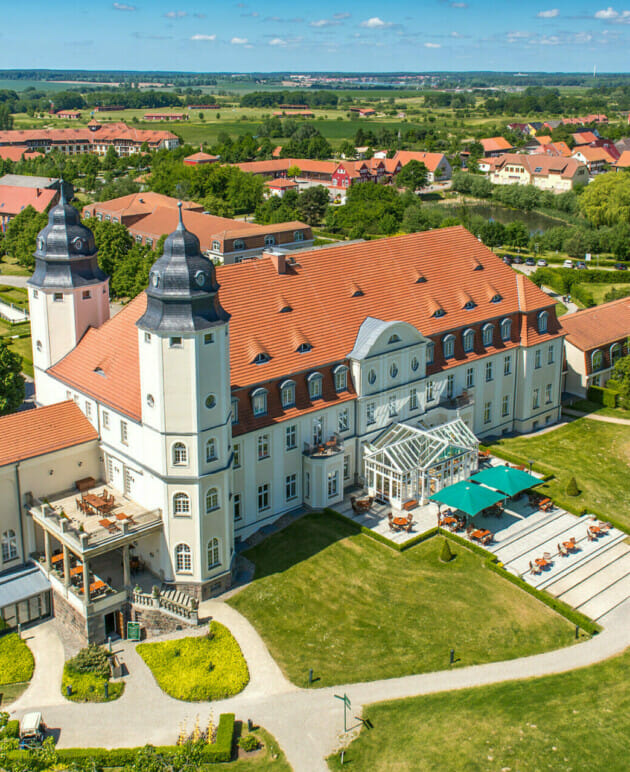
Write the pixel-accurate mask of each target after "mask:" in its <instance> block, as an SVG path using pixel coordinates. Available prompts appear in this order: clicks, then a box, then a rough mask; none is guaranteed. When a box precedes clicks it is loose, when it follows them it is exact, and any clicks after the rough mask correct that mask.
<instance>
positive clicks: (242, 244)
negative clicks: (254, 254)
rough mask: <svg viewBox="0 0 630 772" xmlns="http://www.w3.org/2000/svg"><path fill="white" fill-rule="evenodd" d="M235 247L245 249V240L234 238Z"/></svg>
mask: <svg viewBox="0 0 630 772" xmlns="http://www.w3.org/2000/svg"><path fill="white" fill-rule="evenodd" d="M234 249H235V250H237V249H245V242H244V241H243V239H235V240H234Z"/></svg>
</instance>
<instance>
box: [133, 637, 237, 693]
mask: <svg viewBox="0 0 630 772" xmlns="http://www.w3.org/2000/svg"><path fill="white" fill-rule="evenodd" d="M136 651H137V652H138V654H140V656H141V657H142V659H143V660H144V661H145V662H146V664H147V666H148V667H149V668H150V670H151V672H152V673H153V676H154V677H155V680H156V681H157V682H158V684H159V686H160V688H161V689H163V690H164V691H165V692H166V693H167V694H169V695H170V696H171V697H175V699H178V700H188V701H191V702H200V701H205V700H220V699H223V698H225V697H230V696H231V695H233V694H238V693H239V692H241V691H242V690H243V689H244V688H245V687H246V686H247V684H248V682H249V670H248V669H247V663H246V662H245V658H244V657H243V654H242V652H241V649H240V647H239V645H238V643H237V642H236V640H235V639H234V637H233V636H232V634H231V633H230V631H229V630H228V629H227V628H226V627H224V626H223V625H221V624H219V623H218V622H211V624H210V635H200V636H197V637H192V638H178V639H175V640H172V641H161V642H159V643H141V644H139V645H138V646H137V647H136Z"/></svg>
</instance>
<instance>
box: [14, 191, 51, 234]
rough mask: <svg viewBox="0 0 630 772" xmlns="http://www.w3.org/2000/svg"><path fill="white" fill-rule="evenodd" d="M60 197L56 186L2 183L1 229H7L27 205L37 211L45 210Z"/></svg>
mask: <svg viewBox="0 0 630 772" xmlns="http://www.w3.org/2000/svg"><path fill="white" fill-rule="evenodd" d="M58 199H59V191H58V190H55V189H54V188H25V187H18V186H16V185H0V230H2V231H6V229H7V225H8V224H9V223H10V222H11V220H12V219H13V218H14V217H15V215H16V214H19V213H20V212H21V211H22V210H24V209H26V207H27V206H32V207H33V209H35V211H37V212H45V211H46V210H47V209H48V207H49V206H51V204H53V203H55V202H56V201H58Z"/></svg>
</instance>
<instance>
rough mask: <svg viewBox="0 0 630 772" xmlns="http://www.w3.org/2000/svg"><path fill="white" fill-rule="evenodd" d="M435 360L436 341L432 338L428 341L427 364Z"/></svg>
mask: <svg viewBox="0 0 630 772" xmlns="http://www.w3.org/2000/svg"><path fill="white" fill-rule="evenodd" d="M434 360H435V343H434V342H433V341H432V340H430V341H429V342H428V343H427V364H428V365H432V364H433V361H434Z"/></svg>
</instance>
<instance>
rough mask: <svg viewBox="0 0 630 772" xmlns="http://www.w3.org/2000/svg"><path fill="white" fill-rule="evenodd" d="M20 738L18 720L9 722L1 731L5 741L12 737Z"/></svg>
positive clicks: (0, 733)
mask: <svg viewBox="0 0 630 772" xmlns="http://www.w3.org/2000/svg"><path fill="white" fill-rule="evenodd" d="M19 736H20V722H19V721H18V720H17V719H13V720H12V721H7V723H6V724H5V725H4V727H3V728H2V729H0V737H1V738H2V739H3V740H7V739H9V738H11V737H19Z"/></svg>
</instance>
